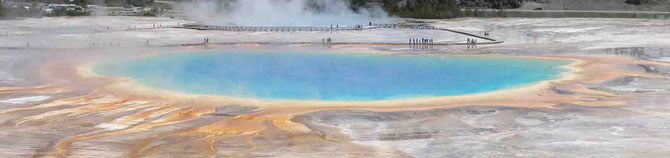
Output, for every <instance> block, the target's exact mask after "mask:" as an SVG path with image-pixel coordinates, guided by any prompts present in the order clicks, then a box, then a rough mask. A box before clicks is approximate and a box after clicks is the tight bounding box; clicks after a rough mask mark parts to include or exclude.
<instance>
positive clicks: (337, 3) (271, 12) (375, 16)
mask: <svg viewBox="0 0 670 158" xmlns="http://www.w3.org/2000/svg"><path fill="white" fill-rule="evenodd" d="M180 6H181V9H183V11H184V13H185V14H186V16H187V17H188V18H190V19H194V20H197V21H199V22H200V23H203V24H214V25H239V26H328V25H356V24H365V23H368V22H377V23H385V22H389V20H391V18H389V17H388V16H387V13H386V12H384V11H383V10H382V9H381V8H380V7H379V6H372V7H371V8H370V9H360V10H358V11H353V10H352V9H351V8H350V6H349V0H228V1H226V0H203V1H192V2H186V3H184V4H181V5H180ZM315 6H316V7H315Z"/></svg>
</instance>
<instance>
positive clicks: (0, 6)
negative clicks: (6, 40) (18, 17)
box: [0, 2, 5, 18]
mask: <svg viewBox="0 0 670 158" xmlns="http://www.w3.org/2000/svg"><path fill="white" fill-rule="evenodd" d="M1 17H5V4H4V2H0V18H1Z"/></svg>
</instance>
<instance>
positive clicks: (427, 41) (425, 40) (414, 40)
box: [409, 38, 433, 45]
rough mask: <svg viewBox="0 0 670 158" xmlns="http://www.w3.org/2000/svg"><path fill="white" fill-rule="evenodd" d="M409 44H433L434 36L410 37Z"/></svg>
mask: <svg viewBox="0 0 670 158" xmlns="http://www.w3.org/2000/svg"><path fill="white" fill-rule="evenodd" d="M409 44H410V45H414V44H431V45H432V44H433V39H432V38H420V39H419V38H410V39H409Z"/></svg>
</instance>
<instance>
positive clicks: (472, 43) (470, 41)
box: [468, 38, 477, 45]
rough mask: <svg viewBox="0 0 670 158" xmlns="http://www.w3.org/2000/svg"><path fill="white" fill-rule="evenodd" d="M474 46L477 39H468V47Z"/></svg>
mask: <svg viewBox="0 0 670 158" xmlns="http://www.w3.org/2000/svg"><path fill="white" fill-rule="evenodd" d="M475 44H477V39H470V38H468V45H475Z"/></svg>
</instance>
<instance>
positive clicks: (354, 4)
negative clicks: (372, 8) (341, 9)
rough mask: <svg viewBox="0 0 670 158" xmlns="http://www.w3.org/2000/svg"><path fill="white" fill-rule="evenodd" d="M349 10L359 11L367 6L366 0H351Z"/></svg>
mask: <svg viewBox="0 0 670 158" xmlns="http://www.w3.org/2000/svg"><path fill="white" fill-rule="evenodd" d="M350 7H351V10H353V11H354V12H359V11H360V10H361V9H365V8H368V1H367V0H351V5H350Z"/></svg>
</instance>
